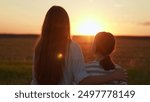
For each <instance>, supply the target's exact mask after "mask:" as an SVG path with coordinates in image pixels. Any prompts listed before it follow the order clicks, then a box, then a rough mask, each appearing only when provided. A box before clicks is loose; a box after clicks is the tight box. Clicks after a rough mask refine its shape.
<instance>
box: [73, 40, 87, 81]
mask: <svg viewBox="0 0 150 102" xmlns="http://www.w3.org/2000/svg"><path fill="white" fill-rule="evenodd" d="M70 50H71V60H72V61H71V67H72V74H73V77H74V81H75V83H76V84H79V82H80V81H81V80H83V79H84V78H85V77H87V76H88V73H87V72H86V70H85V68H84V67H85V65H84V58H83V54H82V51H81V49H80V47H79V45H78V44H76V43H74V45H73V46H71V49H70Z"/></svg>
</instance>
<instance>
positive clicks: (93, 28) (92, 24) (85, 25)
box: [76, 19, 103, 35]
mask: <svg viewBox="0 0 150 102" xmlns="http://www.w3.org/2000/svg"><path fill="white" fill-rule="evenodd" d="M76 31H77V33H78V34H80V35H95V34H96V33H98V32H100V31H103V27H102V25H101V24H100V23H99V22H97V21H96V20H93V19H86V20H83V21H80V23H79V24H78V25H77V27H76Z"/></svg>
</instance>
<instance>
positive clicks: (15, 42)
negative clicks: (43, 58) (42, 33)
mask: <svg viewBox="0 0 150 102" xmlns="http://www.w3.org/2000/svg"><path fill="white" fill-rule="evenodd" d="M37 38H38V36H33V35H30V36H28V35H24V36H11V35H7V36H6V35H0V84H30V82H31V73H32V69H31V68H32V56H33V49H34V46H35V43H36V40H37ZM73 39H74V40H75V41H77V42H78V43H79V44H80V45H81V48H82V50H83V54H84V57H85V61H86V62H88V61H90V60H92V59H93V57H92V55H91V53H90V48H91V47H90V45H91V41H92V39H93V38H92V37H73ZM116 40H117V46H116V50H115V52H114V53H113V54H112V58H113V60H114V62H115V63H117V64H119V65H121V66H123V67H124V68H126V69H127V71H128V75H129V84H136V85H137V84H149V85H150V37H116Z"/></svg>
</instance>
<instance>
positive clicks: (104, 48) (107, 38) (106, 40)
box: [94, 32, 115, 70]
mask: <svg viewBox="0 0 150 102" xmlns="http://www.w3.org/2000/svg"><path fill="white" fill-rule="evenodd" d="M94 44H95V53H96V54H100V55H103V56H104V59H102V60H101V61H100V62H99V64H100V65H101V66H102V67H103V68H104V70H111V69H114V68H115V65H114V63H113V61H112V59H111V58H110V54H111V53H112V52H113V50H114V48H115V38H114V36H113V35H112V34H111V33H109V32H99V33H98V34H97V35H96V36H95V40H94Z"/></svg>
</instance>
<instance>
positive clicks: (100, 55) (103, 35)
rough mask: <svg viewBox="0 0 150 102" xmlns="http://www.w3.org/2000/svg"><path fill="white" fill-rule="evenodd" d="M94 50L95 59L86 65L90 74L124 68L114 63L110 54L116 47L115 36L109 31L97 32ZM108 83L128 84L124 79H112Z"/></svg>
mask: <svg viewBox="0 0 150 102" xmlns="http://www.w3.org/2000/svg"><path fill="white" fill-rule="evenodd" d="M93 46H94V47H93V51H94V55H95V60H94V61H92V62H90V63H87V64H86V65H85V67H86V70H87V72H88V73H89V74H90V75H101V76H104V75H108V74H110V73H112V72H113V71H115V70H116V69H122V67H121V66H119V65H117V64H114V62H113V61H112V59H111V57H110V54H111V53H112V52H113V50H114V49H115V37H114V36H113V35H112V34H111V33H109V32H99V33H98V34H96V36H95V39H94V43H93ZM106 84H127V82H123V81H112V82H109V83H106Z"/></svg>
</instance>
